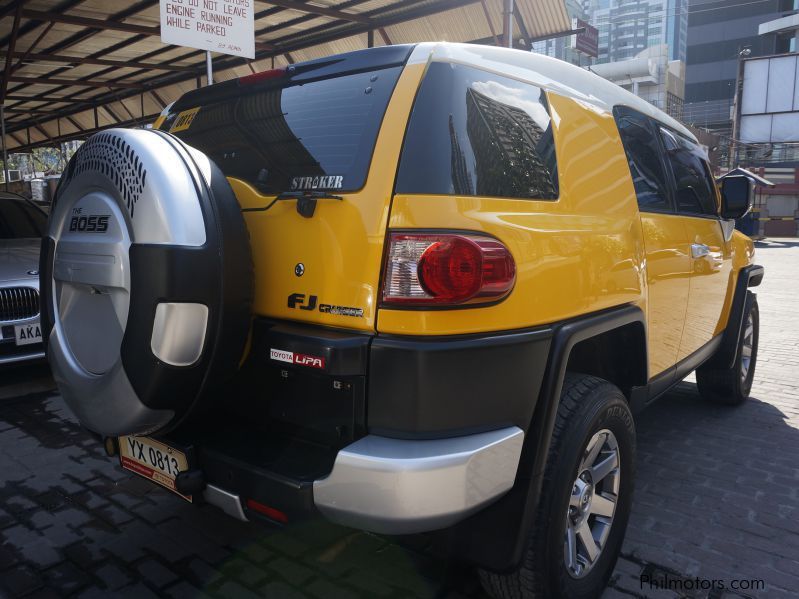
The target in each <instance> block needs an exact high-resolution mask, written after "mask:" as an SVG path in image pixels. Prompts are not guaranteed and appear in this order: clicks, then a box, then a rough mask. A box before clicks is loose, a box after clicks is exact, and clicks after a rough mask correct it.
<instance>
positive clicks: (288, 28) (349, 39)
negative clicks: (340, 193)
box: [0, 0, 571, 148]
mask: <svg viewBox="0 0 799 599" xmlns="http://www.w3.org/2000/svg"><path fill="white" fill-rule="evenodd" d="M60 1H61V0H29V1H27V2H26V3H25V8H26V9H29V10H39V11H45V12H50V11H51V12H55V11H57V10H58V8H57V7H58V6H59V4H60ZM459 2H460V3H461V5H460V6H458V7H456V8H452V5H453V4H458V3H459ZM485 2H486V6H487V10H488V12H489V16H490V19H491V23H492V24H493V29H494V32H495V33H496V34H497V35H501V33H502V21H503V14H502V11H503V5H504V4H503V0H485ZM309 4H311V5H314V6H320V7H327V8H333V9H336V8H338V7H341V6H342V5H345V8H341V9H340V10H342V11H344V12H349V13H351V14H354V15H355V14H368V15H369V17H370V18H372V19H374V20H375V21H376V22H378V23H379V22H380V21H381V20H384V19H387V18H395V17H401V16H403V15H405V14H406V13H408V12H409V11H413V12H417V11H419V10H435V9H437V8H439V7H440V8H446V10H443V11H442V12H439V13H437V14H432V15H431V16H427V17H424V18H416V19H414V20H412V21H407V22H404V23H401V24H394V25H390V26H385V27H386V32H387V34H388V36H389V38H390V40H391V42H392V43H412V42H419V41H430V40H449V41H474V40H478V39H490V38H491V35H492V31H491V27H490V26H489V23H488V21H487V20H486V16H485V13H484V11H483V8H482V6H481V4H480V2H478V1H473V2H468V0H467V1H466V2H465V3H462V0H457V1H456V0H447V1H445V0H412V1H405V0H403V1H399V0H354V1H353V0H348V1H347V2H343V1H342V0H310V2H309ZM129 6H130V5H129V4H127V3H119V2H111V1H109V0H83V1H81V2H79V3H77V4H76V6H75V7H74V8H72V9H70V10H69V11H68V14H70V15H73V16H80V17H84V18H91V19H100V20H104V19H109V18H111V17H112V16H113V15H115V14H119V13H120V12H122V11H125V10H127V9H128V8H129ZM516 6H517V8H518V11H519V14H520V15H521V17H522V18H523V19H524V22H525V26H526V28H527V30H528V31H529V34H530V35H531V36H533V37H540V36H543V35H547V34H552V33H559V32H562V31H565V30H568V29H570V28H571V24H570V22H569V20H568V17H567V16H566V10H565V6H564V4H563V0H516ZM264 12H267V13H268V14H267V15H266V16H263V17H261V18H259V19H257V21H256V25H255V29H256V31H257V32H262V33H261V34H260V35H257V37H256V41H257V42H262V43H263V42H266V43H270V42H274V41H275V40H279V43H280V45H281V47H283V48H285V47H288V48H289V50H290V52H291V57H292V59H293V60H294V61H302V60H310V59H314V58H321V57H324V56H329V55H331V54H337V53H340V52H349V51H353V50H359V49H362V48H365V47H366V46H367V34H366V32H365V31H364V28H363V25H361V24H359V23H357V22H353V21H351V20H346V21H336V20H334V19H333V18H331V17H329V16H321V15H314V14H306V13H304V12H302V11H298V10H286V9H280V8H277V7H274V6H272V5H270V4H269V3H268V2H263V3H259V4H257V5H256V13H261V14H263V13H264ZM158 18H159V6H158V3H157V2H153V3H152V4H151V5H149V6H148V7H147V8H145V9H143V10H141V11H138V12H136V13H135V14H133V15H131V16H129V17H127V18H125V19H122V21H123V22H124V23H128V24H135V25H140V26H142V25H143V26H149V27H155V26H157V25H158ZM11 22H12V21H11V18H9V17H6V18H5V19H2V20H1V21H0V25H2V26H3V27H8V30H9V31H10V25H11ZM45 26H46V24H45V23H41V22H38V21H31V20H29V19H23V20H22V28H21V29H22V31H21V33H20V35H19V38H18V40H17V47H16V49H17V51H19V52H24V51H26V50H28V49H29V48H30V46H31V44H33V43H34V41H35V40H36V39H37V38H38V36H39V35H40V34H41V33H42V31H44V27H45ZM27 29H30V31H27V32H26V30H27ZM515 29H516V30H515V33H516V35H517V36H518V35H519V28H518V27H517V26H515ZM87 31H88V30H87V29H86V28H85V27H83V26H80V25H72V24H66V23H55V24H53V25H52V27H51V28H50V31H49V32H48V33H47V35H46V36H45V37H44V38H43V39H42V40H41V41H40V42H39V43H38V45H37V46H36V48H35V50H34V51H35V52H36V53H44V52H47V51H48V50H49V49H51V48H52V49H54V51H56V52H57V53H58V54H60V55H67V56H73V57H75V58H77V59H79V58H81V57H84V56H91V55H96V56H97V57H101V58H105V59H108V60H116V61H120V62H125V61H137V62H146V63H161V64H166V65H169V66H181V67H186V68H187V69H191V70H194V71H195V72H196V75H194V76H192V74H191V70H189V71H188V72H187V73H185V74H183V73H180V72H174V71H170V70H163V69H139V68H133V67H109V66H107V65H90V64H82V65H78V66H75V67H74V68H64V67H65V66H68V65H67V64H65V63H58V62H55V61H52V62H45V64H44V65H39V66H35V67H34V66H28V65H26V66H25V67H23V68H22V69H20V70H19V71H18V72H17V73H16V74H17V75H18V76H26V77H40V78H41V77H48V76H50V77H57V78H59V79H73V78H78V77H80V78H86V79H88V80H91V81H99V82H103V81H113V80H117V79H118V80H120V81H123V82H127V83H132V84H136V83H143V82H144V81H147V82H148V83H149V84H152V85H154V86H155V87H154V89H155V91H156V93H157V94H158V95H159V96H160V97H161V98H162V99H163V100H164V101H166V102H171V101H173V100H175V99H177V98H178V97H179V96H181V95H182V94H183V93H185V92H186V91H188V90H191V89H194V88H195V87H196V86H197V78H198V77H199V78H200V81H202V82H204V80H205V76H204V60H203V55H202V53H201V52H199V51H197V50H194V49H190V48H180V47H170V46H165V45H163V44H162V43H161V40H160V37H159V36H146V37H141V36H139V35H137V34H133V33H127V32H121V31H108V30H106V31H100V32H94V33H92V34H90V35H87V36H85V37H84V36H83V34H85V33H87ZM353 31H358V33H353ZM7 35H8V34H7V33H5V34H3V33H0V36H5V37H6V42H7ZM336 35H341V36H342V38H341V39H337V40H335V39H334V40H331V38H334V37H335V36H336ZM320 36H324V38H325V39H328V40H331V41H327V42H324V43H318V42H317V43H315V44H314V45H312V46H310V47H306V48H299V49H297V48H296V47H295V46H296V45H298V44H306V43H309V42H314V41H316V40H317V39H319V37H320ZM140 37H141V39H139V38H140ZM69 40H74V41H71V42H70V41H69ZM133 40H136V41H133ZM374 40H375V45H382V44H383V43H384V41H383V38H382V35H381V34H380V33H379V32H378V31H375V35H374ZM124 41H130V42H131V43H130V44H129V45H127V46H123V47H121V48H118V49H116V50H115V51H114V52H112V53H108V48H110V47H113V46H116V45H119V44H120V42H124ZM61 45H64V47H63V48H59V46H61ZM291 48H294V49H291ZM0 53H2V49H1V48H0ZM236 62H237V59H234V58H232V57H226V56H221V55H215V57H214V64H215V68H216V71H215V73H214V75H215V80H217V81H224V80H226V79H229V78H233V77H240V76H243V75H246V74H249V73H250V72H251V69H250V68H249V67H248V66H247V65H246V64H243V63H239V64H237V66H235V67H233V68H222V65H224V64H227V65H229V64H231V63H236ZM286 64H287V60H286V59H285V57H284V56H283V52H281V50H280V49H278V50H277V54H276V55H275V57H274V58H272V57H266V58H261V59H259V60H258V61H254V62H253V65H252V66H253V68H254V69H255V70H256V71H261V70H265V69H269V68H272V66H273V65H274V66H275V67H278V68H280V67H283V66H286ZM179 76H183V77H187V76H188V77H189V78H188V79H187V80H186V81H181V82H173V83H170V84H168V85H164V84H163V83H161V81H174V78H175V77H179ZM9 88H10V89H11V90H13V91H12V93H13V95H15V96H29V97H31V96H36V95H43V96H45V97H47V98H48V100H49V99H50V98H52V97H56V96H57V97H64V96H75V97H76V98H84V99H85V98H92V97H100V96H105V97H106V99H108V100H110V101H111V102H112V103H111V104H110V108H111V110H112V111H114V112H115V113H116V114H117V116H118V117H119V118H121V119H123V120H128V119H129V118H130V114H133V115H134V116H136V118H140V115H141V99H140V96H138V95H135V96H133V97H131V98H129V99H125V100H124V106H125V107H126V108H127V109H125V108H123V107H122V106H123V105H122V104H120V103H119V100H114V99H113V96H112V94H113V95H115V96H122V95H125V94H130V93H133V94H135V93H136V90H135V89H131V90H129V89H119V90H113V91H109V90H108V89H107V88H104V87H96V88H93V87H86V86H77V85H69V86H66V87H62V86H53V85H41V84H27V83H17V82H12V83H11V84H10V85H9ZM144 97H145V110H144V112H145V113H146V114H154V113H156V112H158V111H159V110H160V104H159V102H158V101H156V100H155V98H154V97H153V96H152V95H151V94H149V93H146V94H145V96H144ZM9 104H11V105H13V106H14V107H16V108H24V107H29V108H33V107H35V108H38V109H39V110H41V109H51V108H52V109H60V108H61V107H62V106H65V105H64V104H61V103H57V104H54V103H52V102H51V101H48V102H45V103H42V102H36V101H34V100H31V101H23V102H19V101H16V100H10V101H9ZM115 106H116V108H115ZM75 108H76V112H75V113H73V114H71V116H70V118H72V119H74V120H75V121H76V122H78V123H80V125H81V126H82V127H85V128H86V129H93V128H94V126H95V124H94V113H93V111H92V110H91V109H83V108H81V107H80V106H76V107H75ZM98 116H99V121H100V123H99V124H100V125H101V126H104V125H111V124H112V123H113V119H112V118H111V117H110V115H109V114H108V113H107V112H106V111H104V110H100V111H99V113H98ZM12 121H13V122H14V123H18V119H17V117H14V119H11V120H10V122H12ZM63 122H65V121H64V120H63V118H62V123H63ZM14 126H18V125H16V124H15V125H14ZM64 131H65V129H64V128H62V133H64ZM67 133H69V132H67ZM17 137H20V136H19V135H17ZM20 138H21V137H20ZM16 143H17V142H15V141H12V140H9V146H10V147H12V148H13V147H14V145H15V144H16Z"/></svg>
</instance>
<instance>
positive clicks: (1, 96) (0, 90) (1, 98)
mask: <svg viewBox="0 0 799 599" xmlns="http://www.w3.org/2000/svg"><path fill="white" fill-rule="evenodd" d="M21 18H22V2H20V3H19V5H18V6H17V12H15V13H14V24H13V25H12V27H11V41H10V42H9V43H8V52H6V67H5V69H4V70H3V83H2V87H0V106H3V105H4V104H5V103H6V91H8V78H9V77H10V76H11V67H12V62H11V53H12V52H13V51H14V48H15V47H16V45H17V34H18V33H19V21H20V19H21ZM3 131H5V124H4V125H3ZM4 135H5V134H4ZM5 143H6V142H5V138H4V139H3V148H5ZM6 187H8V180H6Z"/></svg>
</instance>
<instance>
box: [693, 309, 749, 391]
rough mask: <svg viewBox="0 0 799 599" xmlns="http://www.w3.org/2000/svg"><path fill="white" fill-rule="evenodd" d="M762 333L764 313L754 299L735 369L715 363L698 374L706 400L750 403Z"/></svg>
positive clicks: (746, 321)
mask: <svg viewBox="0 0 799 599" xmlns="http://www.w3.org/2000/svg"><path fill="white" fill-rule="evenodd" d="M759 334H760V311H759V309H758V307H757V299H754V297H753V299H752V302H751V304H750V307H749V310H748V311H747V313H746V314H744V327H743V330H742V334H741V338H740V339H739V340H738V348H737V350H736V352H735V361H734V362H733V365H732V368H722V369H720V368H715V367H713V365H712V364H706V365H703V366H700V367H699V368H698V369H697V371H696V385H697V387H698V388H699V393H700V394H701V395H702V398H703V399H706V400H707V401H711V402H713V403H718V404H724V405H728V406H737V405H740V404H742V403H743V402H745V401H746V399H747V398H748V397H749V393H750V392H751V390H752V381H753V380H754V377H755V366H756V365H757V343H758V337H759Z"/></svg>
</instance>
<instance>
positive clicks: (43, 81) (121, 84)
mask: <svg viewBox="0 0 799 599" xmlns="http://www.w3.org/2000/svg"><path fill="white" fill-rule="evenodd" d="M3 81H5V79H4V80H3ZM8 81H14V82H16V83H27V84H30V85H34V84H35V85H64V86H70V85H75V86H78V87H102V88H108V89H144V87H143V86H142V85H140V84H138V83H129V82H126V81H117V82H114V81H90V80H83V79H57V78H55V77H23V76H21V75H11V76H10V77H9V78H8Z"/></svg>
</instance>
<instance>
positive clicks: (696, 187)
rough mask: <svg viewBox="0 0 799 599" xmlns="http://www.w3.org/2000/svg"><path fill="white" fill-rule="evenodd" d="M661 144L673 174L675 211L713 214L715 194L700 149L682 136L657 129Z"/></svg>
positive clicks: (714, 210) (714, 212) (714, 211)
mask: <svg viewBox="0 0 799 599" xmlns="http://www.w3.org/2000/svg"><path fill="white" fill-rule="evenodd" d="M660 135H661V137H662V139H663V146H664V147H665V148H666V156H667V161H668V163H669V165H670V166H671V171H672V173H674V184H675V188H676V199H677V210H678V211H680V212H687V213H690V214H716V194H715V192H714V190H713V187H712V185H713V183H712V179H711V178H710V172H709V171H708V167H707V163H706V162H705V156H704V154H703V153H702V150H701V148H700V147H699V146H698V145H696V144H695V143H694V142H692V141H690V140H689V139H686V138H684V137H683V136H682V135H679V134H677V133H673V132H671V131H668V130H666V129H663V128H661V129H660Z"/></svg>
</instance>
